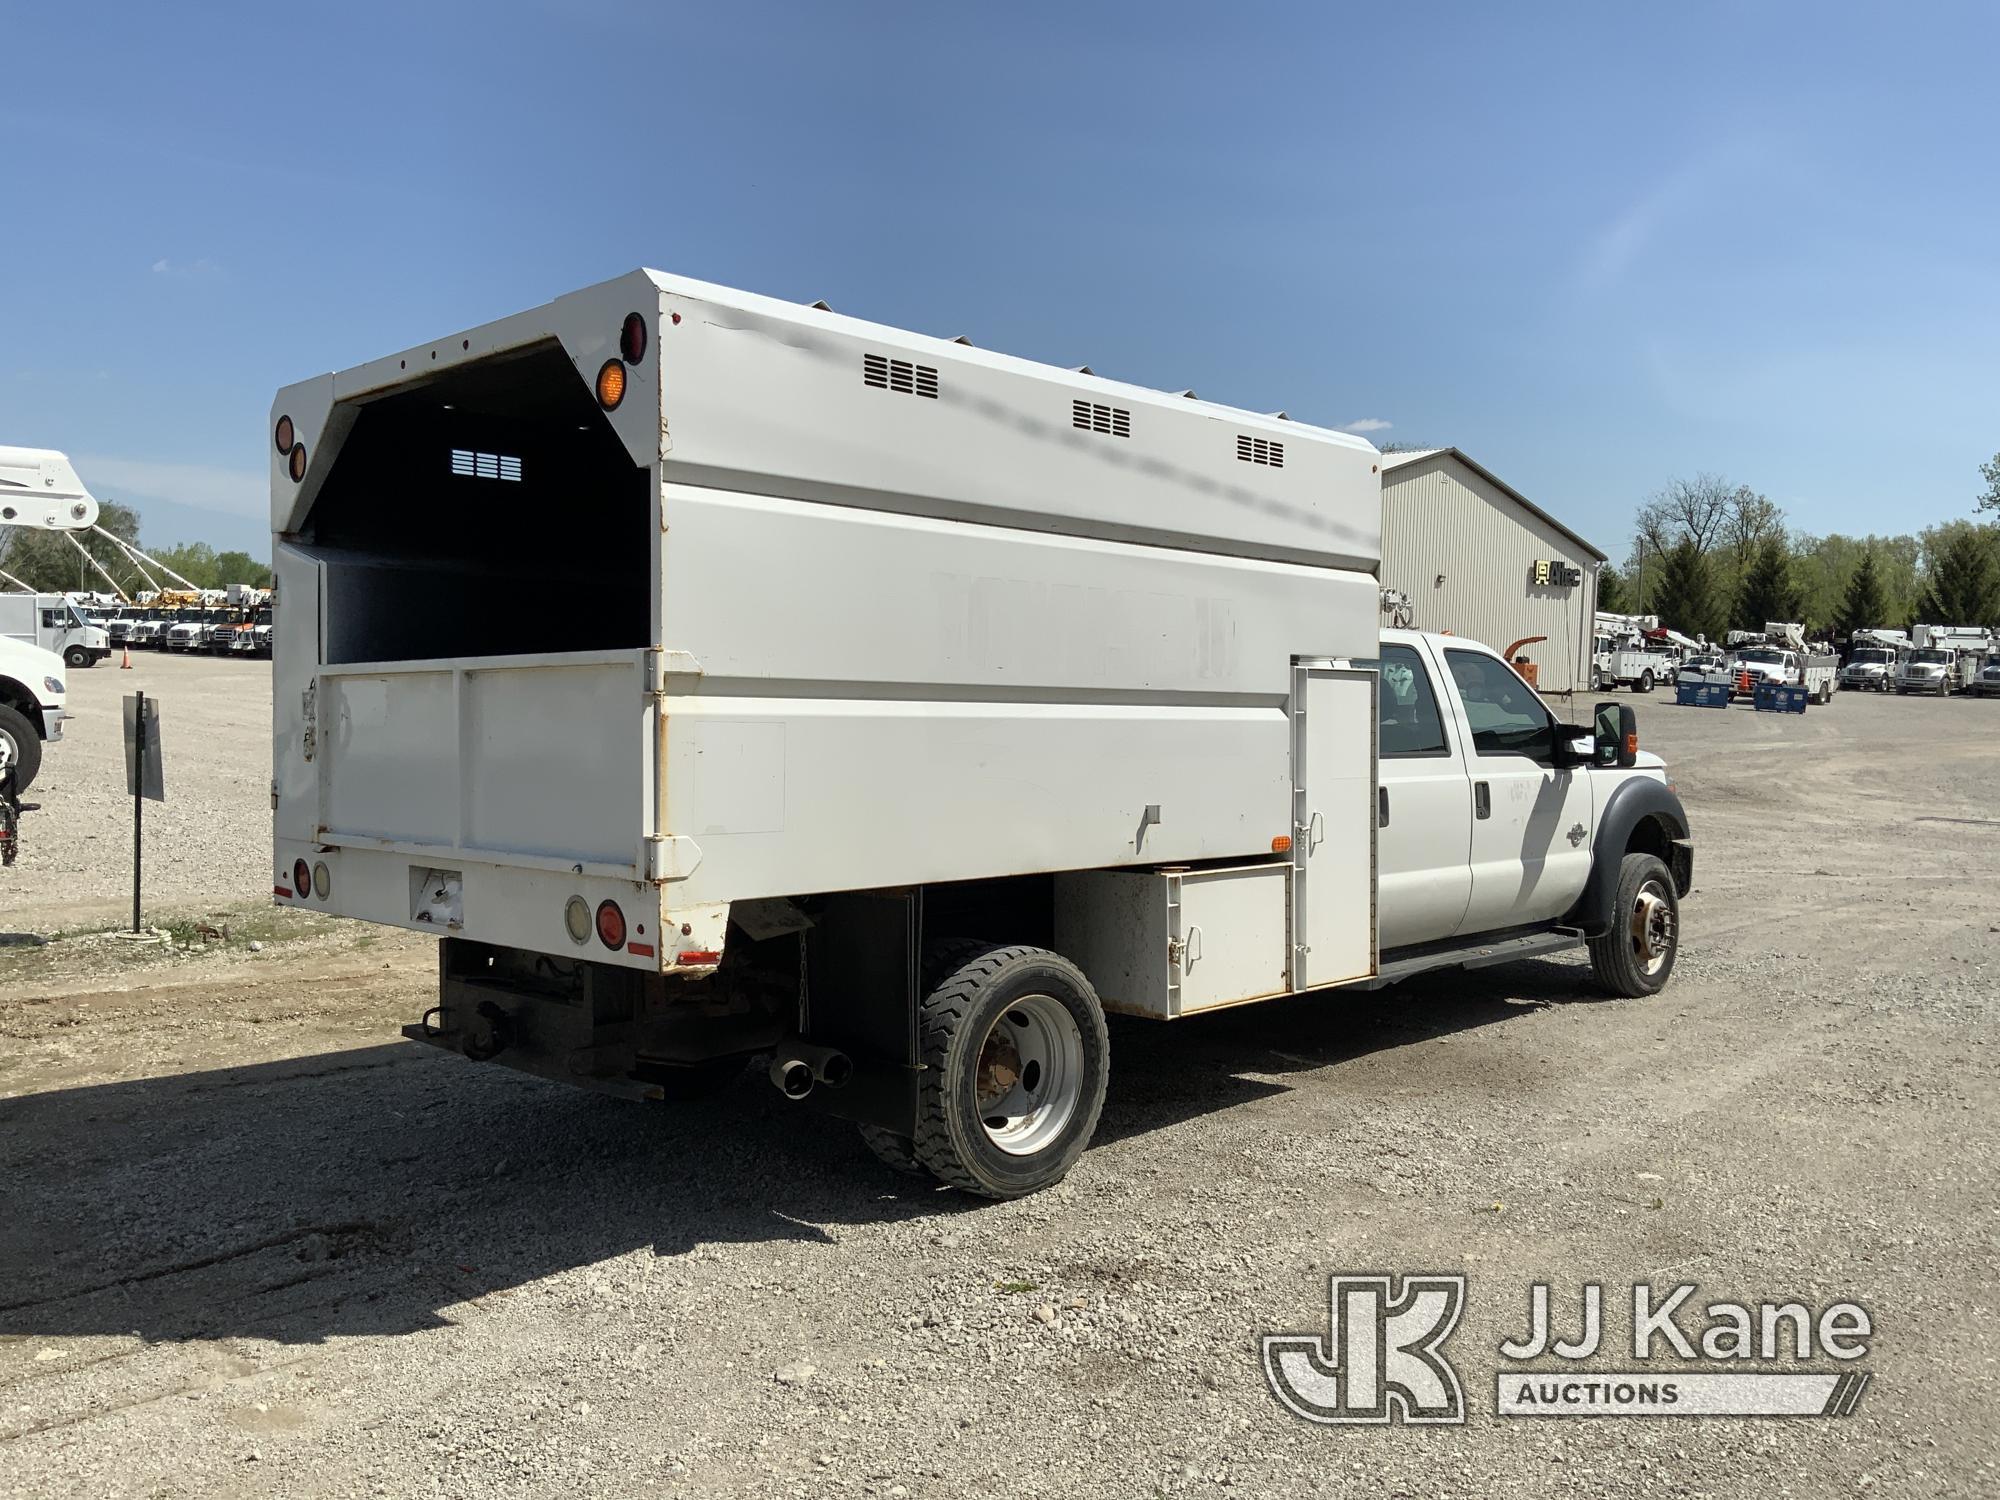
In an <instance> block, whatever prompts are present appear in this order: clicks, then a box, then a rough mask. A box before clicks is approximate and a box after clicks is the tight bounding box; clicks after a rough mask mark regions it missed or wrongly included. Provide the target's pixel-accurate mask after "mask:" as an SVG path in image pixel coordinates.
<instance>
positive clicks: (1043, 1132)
mask: <svg viewBox="0 0 2000 1500" xmlns="http://www.w3.org/2000/svg"><path fill="white" fill-rule="evenodd" d="M972 1092H973V1100H974V1106H975V1108H977V1110H978V1111H979V1124H980V1128H982V1129H983V1130H984V1131H985V1132H986V1138H987V1139H988V1140H989V1141H991V1142H992V1143H993V1144H994V1145H995V1146H998V1147H999V1148H1000V1149H1001V1150H1002V1151H1004V1152H1006V1153H1007V1154H1008V1155H1009V1156H1031V1155H1033V1154H1034V1153H1035V1152H1037V1151H1040V1150H1042V1149H1043V1148H1044V1147H1046V1146H1047V1145H1048V1144H1049V1143H1050V1142H1051V1141H1053V1140H1055V1139H1056V1137H1057V1136H1059V1135H1061V1134H1062V1132H1063V1130H1064V1129H1065V1128H1066V1127H1067V1126H1068V1125H1069V1122H1070V1121H1071V1120H1072V1119H1073V1118H1074V1117H1075V1115H1076V1106H1077V1102H1078V1101H1079V1100H1080V1099H1081V1098H1082V1097H1083V1033H1082V1032H1081V1031H1080V1030H1078V1029H1077V1024H1076V1018H1075V1017H1073V1016H1072V1015H1070V1013H1069V1010H1068V1008H1067V1007H1065V1006H1064V1005H1063V1003H1062V1002H1061V1001H1060V1000H1057V999H1056V998H1055V997H1054V996H1053V995H1024V996H1022V997H1021V998H1020V999H1019V1000H1016V1001H1015V1002H1014V1003H1013V1004H1012V1005H1010V1006H1008V1007H1007V1008H1006V1009H1005V1010H1003V1011H1002V1012H1000V1014H999V1015H997V1016H995V1017H994V1018H993V1024H992V1025H991V1026H990V1027H988V1028H987V1031H986V1035H985V1036H984V1037H983V1038H982V1039H981V1040H980V1044H979V1059H978V1063H977V1070H976V1071H975V1072H974V1074H973V1080H972Z"/></svg>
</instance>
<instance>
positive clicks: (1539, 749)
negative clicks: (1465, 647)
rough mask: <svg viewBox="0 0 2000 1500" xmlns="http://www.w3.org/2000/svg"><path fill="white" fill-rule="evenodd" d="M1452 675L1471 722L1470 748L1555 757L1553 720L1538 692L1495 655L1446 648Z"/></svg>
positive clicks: (1547, 758) (1484, 752) (1485, 752)
mask: <svg viewBox="0 0 2000 1500" xmlns="http://www.w3.org/2000/svg"><path fill="white" fill-rule="evenodd" d="M1444 655H1445V661H1446V663H1447V664H1448V665H1449V666H1450V668H1451V678H1452V681H1453V682H1454V683H1456V684H1457V685H1458V696H1459V697H1460V698H1461V699H1462V700H1463V701H1464V703H1465V717H1466V720H1467V721H1468V722H1469V723H1470V724H1471V725H1472V748H1473V750H1474V752H1475V753H1477V754H1480V755H1525V756H1527V757H1528V758H1529V759H1530V760H1539V761H1545V762H1546V761H1552V760H1554V759H1555V748H1556V733H1555V720H1554V719H1553V718H1551V717H1550V716H1549V711H1548V709H1547V708H1545V707H1543V705H1542V700H1541V697H1540V696H1539V695H1538V694H1537V693H1536V692H1535V690H1534V689H1533V688H1531V687H1529V686H1528V685H1527V683H1525V682H1523V681H1522V680H1521V679H1520V676H1519V675H1518V674H1517V673H1516V672H1515V671H1514V670H1513V668H1511V667H1509V666H1508V665H1507V664H1506V663H1505V662H1503V661H1501V660H1500V659H1499V658H1497V657H1492V656H1487V655H1484V654H1483V653H1481V652H1477V651H1446V652H1445V654H1444Z"/></svg>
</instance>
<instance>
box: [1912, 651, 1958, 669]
mask: <svg viewBox="0 0 2000 1500" xmlns="http://www.w3.org/2000/svg"><path fill="white" fill-rule="evenodd" d="M1910 660H1911V661H1922V662H1932V663H1934V664H1936V665H1938V666H1942V665H1943V664H1944V663H1946V662H1948V661H1950V660H1951V653H1950V652H1949V651H1912V652H1911V653H1910Z"/></svg>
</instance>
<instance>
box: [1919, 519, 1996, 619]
mask: <svg viewBox="0 0 2000 1500" xmlns="http://www.w3.org/2000/svg"><path fill="white" fill-rule="evenodd" d="M1997 548H2000V528H1996V527H1993V526H1974V525H1972V524H1970V523H1969V522H1964V521H1960V522H1954V523H1948V524H1946V525H1943V526H1936V527H1933V528H1931V530H1929V531H1927V532H1925V533H1924V592H1923V597H1922V598H1921V599H1920V600H1919V601H1918V603H1917V615H1918V617H1919V618H1920V619H1922V620H1923V621H1925V623H1927V624H1931V625H1993V624H1996V623H2000V560H1996V549H1997Z"/></svg>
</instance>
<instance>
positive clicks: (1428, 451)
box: [1382, 448, 1610, 562]
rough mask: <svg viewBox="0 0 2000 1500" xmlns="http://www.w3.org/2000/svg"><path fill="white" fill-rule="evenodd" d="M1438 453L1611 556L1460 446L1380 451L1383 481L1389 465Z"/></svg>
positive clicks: (1573, 538) (1591, 548)
mask: <svg viewBox="0 0 2000 1500" xmlns="http://www.w3.org/2000/svg"><path fill="white" fill-rule="evenodd" d="M1441 453H1442V454H1449V455H1450V456H1451V457H1453V458H1455V459H1457V460H1458V461H1459V462H1460V463H1462V464H1464V465H1465V466H1466V468H1468V469H1470V470H1472V472H1473V473H1475V474H1477V475H1478V476H1479V477H1480V478H1481V479H1484V480H1485V481H1486V482H1487V483H1488V484H1490V485H1492V486H1493V487H1494V488H1495V489H1497V490H1499V491H1500V493H1501V494H1503V495H1505V496H1507V497H1508V498H1509V499H1510V500H1513V501H1514V502H1515V503H1516V504H1518V505H1519V506H1520V507H1521V508H1522V509H1523V510H1525V511H1527V512H1528V514H1529V515H1531V516H1536V517H1539V518H1540V519H1541V520H1542V521H1544V522H1546V523H1547V524H1548V525H1550V526H1553V527H1554V528H1555V529H1556V530H1557V531H1560V532H1561V533H1562V534H1563V535H1564V536H1566V537H1568V538H1569V539H1570V540H1571V541H1572V542H1575V543H1576V544H1577V546H1579V547H1581V548H1582V549H1583V550H1584V551H1585V552H1588V553H1589V554H1590V555H1591V556H1592V557H1594V558H1596V559H1597V560H1598V561H1599V562H1608V561H1609V560H1610V559H1609V558H1607V557H1606V556H1605V555H1604V554H1603V553H1602V552H1600V551H1598V550H1597V548H1596V547H1594V546H1592V545H1591V544H1590V542H1589V541H1588V540H1587V539H1586V538H1584V537H1581V536H1579V535H1577V534H1576V532H1574V531H1572V530H1571V529H1570V528H1569V527H1567V526H1565V525H1563V523H1562V522H1560V521H1558V520H1557V519H1556V518H1555V517H1554V516H1552V515H1550V514H1549V513H1548V512H1547V511H1545V510H1543V509H1542V508H1541V507H1540V506H1539V505H1537V504H1535V502H1534V501H1532V500H1530V499H1529V498H1528V497H1527V496H1526V495H1524V494H1522V493H1521V492H1520V491H1519V490H1517V489H1515V488H1514V486H1513V485H1511V484H1509V483H1508V482H1507V481H1506V480H1504V479H1502V478H1501V477H1500V476H1499V475H1498V474H1495V473H1494V472H1493V471H1492V470H1491V469H1489V468H1487V467H1486V466H1485V465H1483V464H1479V463H1475V462H1474V461H1473V460H1472V459H1470V458H1467V457H1466V456H1465V452H1464V450H1463V449H1460V448H1410V449H1406V450H1403V451H1401V452H1396V453H1385V454H1383V455H1382V478H1383V480H1384V481H1387V479H1388V477H1389V471H1390V470H1391V469H1400V468H1402V467H1403V466H1404V465H1405V464H1413V463H1418V462H1421V461H1422V460H1424V459H1426V458H1436V457H1437V456H1438V455H1439V454H1441Z"/></svg>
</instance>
